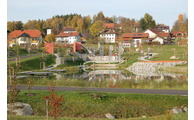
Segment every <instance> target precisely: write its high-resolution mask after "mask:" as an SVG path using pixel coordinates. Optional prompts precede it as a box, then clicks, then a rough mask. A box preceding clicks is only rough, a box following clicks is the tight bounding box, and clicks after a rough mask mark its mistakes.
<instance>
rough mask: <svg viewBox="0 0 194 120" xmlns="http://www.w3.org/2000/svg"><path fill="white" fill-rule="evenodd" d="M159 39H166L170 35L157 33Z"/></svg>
mask: <svg viewBox="0 0 194 120" xmlns="http://www.w3.org/2000/svg"><path fill="white" fill-rule="evenodd" d="M157 35H158V36H159V37H168V36H169V35H170V33H169V32H168V33H158V34H157Z"/></svg>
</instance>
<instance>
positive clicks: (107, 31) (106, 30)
mask: <svg viewBox="0 0 194 120" xmlns="http://www.w3.org/2000/svg"><path fill="white" fill-rule="evenodd" d="M100 34H117V32H115V30H112V29H104V30H103V31H102V32H101V33H100Z"/></svg>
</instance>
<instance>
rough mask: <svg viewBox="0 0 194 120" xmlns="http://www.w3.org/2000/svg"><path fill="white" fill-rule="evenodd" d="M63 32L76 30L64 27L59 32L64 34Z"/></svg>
mask: <svg viewBox="0 0 194 120" xmlns="http://www.w3.org/2000/svg"><path fill="white" fill-rule="evenodd" d="M64 31H76V29H75V28H71V27H70V26H66V27H63V29H62V31H61V32H64Z"/></svg>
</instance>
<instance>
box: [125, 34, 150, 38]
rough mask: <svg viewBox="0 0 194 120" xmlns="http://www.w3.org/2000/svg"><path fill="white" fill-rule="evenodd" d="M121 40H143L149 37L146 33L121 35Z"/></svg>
mask: <svg viewBox="0 0 194 120" xmlns="http://www.w3.org/2000/svg"><path fill="white" fill-rule="evenodd" d="M122 37H123V38H145V37H149V34H148V33H123V34H122Z"/></svg>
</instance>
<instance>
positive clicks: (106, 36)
mask: <svg viewBox="0 0 194 120" xmlns="http://www.w3.org/2000/svg"><path fill="white" fill-rule="evenodd" d="M116 29H119V26H118V24H116V23H105V24H104V25H103V30H102V31H101V32H100V39H101V41H102V42H103V43H115V40H116V37H117V32H116Z"/></svg>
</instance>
